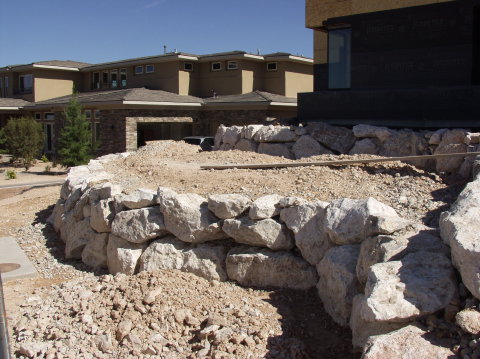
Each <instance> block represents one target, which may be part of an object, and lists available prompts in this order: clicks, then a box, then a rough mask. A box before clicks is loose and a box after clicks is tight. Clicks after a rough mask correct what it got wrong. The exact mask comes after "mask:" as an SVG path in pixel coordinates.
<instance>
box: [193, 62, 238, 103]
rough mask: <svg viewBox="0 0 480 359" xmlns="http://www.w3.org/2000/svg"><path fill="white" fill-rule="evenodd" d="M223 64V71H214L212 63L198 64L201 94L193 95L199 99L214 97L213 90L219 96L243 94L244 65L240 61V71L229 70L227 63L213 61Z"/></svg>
mask: <svg viewBox="0 0 480 359" xmlns="http://www.w3.org/2000/svg"><path fill="white" fill-rule="evenodd" d="M213 62H221V63H222V70H221V71H212V70H211V63H210V62H204V63H198V64H196V65H197V66H196V67H197V68H198V70H199V74H198V81H199V93H198V94H193V95H194V96H199V97H212V95H213V90H215V93H216V94H217V95H218V96H222V95H235V94H241V93H243V92H242V91H243V88H242V68H241V66H242V64H241V63H240V61H239V69H238V70H227V69H226V66H227V62H226V61H213Z"/></svg>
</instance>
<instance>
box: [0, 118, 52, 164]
mask: <svg viewBox="0 0 480 359" xmlns="http://www.w3.org/2000/svg"><path fill="white" fill-rule="evenodd" d="M4 133H5V146H6V148H7V150H8V151H9V152H10V154H11V155H12V159H13V160H17V159H18V160H20V161H21V163H22V165H23V167H25V169H26V170H27V171H28V169H29V168H30V167H31V166H32V165H33V163H34V161H35V158H37V156H38V155H39V152H40V150H41V148H42V146H43V130H42V125H40V123H38V122H37V121H35V120H34V119H33V118H29V117H20V118H11V119H10V120H9V121H8V122H7V125H6V126H5V127H4Z"/></svg>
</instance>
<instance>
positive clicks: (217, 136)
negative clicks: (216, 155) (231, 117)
mask: <svg viewBox="0 0 480 359" xmlns="http://www.w3.org/2000/svg"><path fill="white" fill-rule="evenodd" d="M226 129H227V127H225V126H224V125H220V126H218V128H217V132H216V133H215V139H214V145H213V150H214V151H218V150H219V149H220V146H221V145H222V140H223V135H224V134H225V131H226Z"/></svg>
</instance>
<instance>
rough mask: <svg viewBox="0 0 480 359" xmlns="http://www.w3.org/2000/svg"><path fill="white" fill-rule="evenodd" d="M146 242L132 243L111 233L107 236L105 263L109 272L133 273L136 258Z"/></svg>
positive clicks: (136, 262)
mask: <svg viewBox="0 0 480 359" xmlns="http://www.w3.org/2000/svg"><path fill="white" fill-rule="evenodd" d="M146 247H147V243H140V244H137V243H132V242H129V241H126V240H125V239H123V238H120V237H117V236H115V235H113V234H110V235H109V236H108V245H107V265H108V271H109V272H110V273H111V274H117V273H123V274H127V275H132V274H135V272H136V269H137V264H138V260H139V259H140V256H141V255H142V253H143V251H144V250H145V248H146Z"/></svg>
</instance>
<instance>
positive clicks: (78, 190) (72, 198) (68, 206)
mask: <svg viewBox="0 0 480 359" xmlns="http://www.w3.org/2000/svg"><path fill="white" fill-rule="evenodd" d="M84 190H85V187H83V186H80V185H79V186H76V187H74V188H72V191H71V192H70V194H69V196H68V197H67V199H66V200H65V212H70V211H71V210H72V209H73V208H74V207H75V205H76V204H77V201H78V200H79V199H80V197H81V196H82V194H83V191H84Z"/></svg>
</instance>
